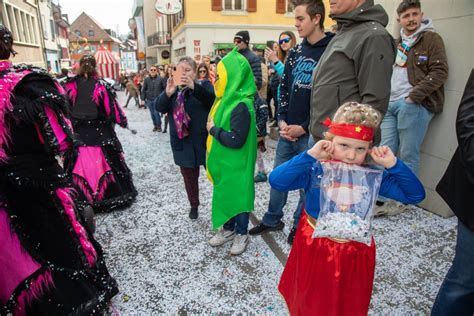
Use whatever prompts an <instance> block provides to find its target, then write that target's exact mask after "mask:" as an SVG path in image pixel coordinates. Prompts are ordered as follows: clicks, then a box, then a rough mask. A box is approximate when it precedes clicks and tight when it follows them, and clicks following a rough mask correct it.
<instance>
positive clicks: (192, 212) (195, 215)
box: [189, 207, 198, 219]
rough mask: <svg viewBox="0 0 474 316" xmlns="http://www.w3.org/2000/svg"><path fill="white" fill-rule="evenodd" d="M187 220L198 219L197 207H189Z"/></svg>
mask: <svg viewBox="0 0 474 316" xmlns="http://www.w3.org/2000/svg"><path fill="white" fill-rule="evenodd" d="M189 218H190V219H197V218H198V208H197V207H191V210H190V211H189Z"/></svg>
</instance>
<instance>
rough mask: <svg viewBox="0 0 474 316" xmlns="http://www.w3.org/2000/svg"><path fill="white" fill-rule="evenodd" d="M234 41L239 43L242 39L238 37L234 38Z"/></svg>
mask: <svg viewBox="0 0 474 316" xmlns="http://www.w3.org/2000/svg"><path fill="white" fill-rule="evenodd" d="M234 43H236V44H240V43H242V39H240V38H234Z"/></svg>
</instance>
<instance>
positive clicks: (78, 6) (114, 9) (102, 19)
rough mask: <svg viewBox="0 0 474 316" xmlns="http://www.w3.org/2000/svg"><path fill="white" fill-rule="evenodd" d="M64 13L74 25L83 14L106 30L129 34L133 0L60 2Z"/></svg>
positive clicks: (67, 0) (63, 0)
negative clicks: (90, 17)
mask: <svg viewBox="0 0 474 316" xmlns="http://www.w3.org/2000/svg"><path fill="white" fill-rule="evenodd" d="M59 4H60V5H61V8H62V13H63V14H67V15H68V18H69V23H72V22H73V21H74V20H75V19H76V18H77V17H78V16H79V15H80V14H81V13H82V12H85V13H87V14H88V15H90V16H92V17H93V18H94V19H95V20H96V21H97V22H99V23H100V24H101V25H102V26H103V27H104V28H106V29H112V30H114V31H117V25H118V28H119V34H127V33H128V32H129V31H130V29H129V27H128V19H130V18H131V17H132V7H133V0H80V1H78V0H59Z"/></svg>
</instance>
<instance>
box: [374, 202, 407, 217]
mask: <svg viewBox="0 0 474 316" xmlns="http://www.w3.org/2000/svg"><path fill="white" fill-rule="evenodd" d="M408 210H409V205H406V204H403V203H399V202H396V201H394V200H390V201H387V202H385V203H384V204H383V205H382V206H376V207H375V210H374V216H384V215H386V216H393V215H398V214H400V213H403V212H405V211H408Z"/></svg>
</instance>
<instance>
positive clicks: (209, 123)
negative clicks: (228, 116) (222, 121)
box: [206, 119, 214, 133]
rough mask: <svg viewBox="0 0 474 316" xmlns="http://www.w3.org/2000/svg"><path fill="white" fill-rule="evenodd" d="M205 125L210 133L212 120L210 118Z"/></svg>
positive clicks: (212, 125)
mask: <svg viewBox="0 0 474 316" xmlns="http://www.w3.org/2000/svg"><path fill="white" fill-rule="evenodd" d="M206 127H207V131H208V132H209V133H210V132H211V128H213V127H214V121H213V120H212V119H210V120H209V121H207V124H206Z"/></svg>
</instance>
